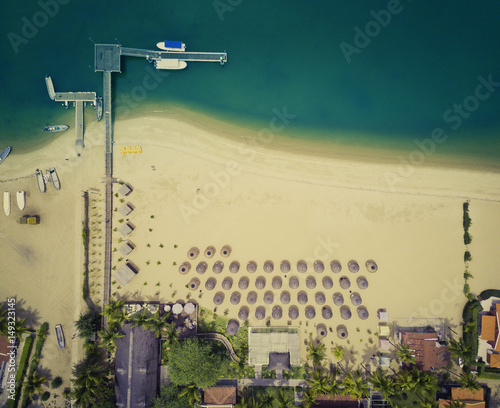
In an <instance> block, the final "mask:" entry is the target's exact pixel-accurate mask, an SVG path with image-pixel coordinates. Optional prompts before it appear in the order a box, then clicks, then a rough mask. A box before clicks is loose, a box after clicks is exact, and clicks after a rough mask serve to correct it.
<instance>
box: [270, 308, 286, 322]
mask: <svg viewBox="0 0 500 408" xmlns="http://www.w3.org/2000/svg"><path fill="white" fill-rule="evenodd" d="M271 316H272V317H273V319H275V320H279V319H281V318H282V317H283V309H282V308H281V306H274V307H273V311H272V313H271Z"/></svg>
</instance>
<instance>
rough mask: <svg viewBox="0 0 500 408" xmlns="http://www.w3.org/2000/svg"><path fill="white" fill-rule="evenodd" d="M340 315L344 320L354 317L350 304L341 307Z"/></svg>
mask: <svg viewBox="0 0 500 408" xmlns="http://www.w3.org/2000/svg"><path fill="white" fill-rule="evenodd" d="M340 317H341V318H342V319H344V320H349V319H350V318H351V317H352V313H351V309H349V306H345V305H344V306H342V307H341V308H340Z"/></svg>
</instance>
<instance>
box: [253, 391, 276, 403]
mask: <svg viewBox="0 0 500 408" xmlns="http://www.w3.org/2000/svg"><path fill="white" fill-rule="evenodd" d="M267 391H268V390H267V389H266V388H264V389H259V391H258V392H257V395H256V400H258V401H259V406H260V407H261V408H273V403H274V395H272V394H271V393H270V392H267Z"/></svg>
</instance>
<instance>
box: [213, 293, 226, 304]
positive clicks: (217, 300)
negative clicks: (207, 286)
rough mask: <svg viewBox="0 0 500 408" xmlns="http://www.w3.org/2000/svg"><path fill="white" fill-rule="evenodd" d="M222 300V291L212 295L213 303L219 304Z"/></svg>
mask: <svg viewBox="0 0 500 408" xmlns="http://www.w3.org/2000/svg"><path fill="white" fill-rule="evenodd" d="M222 302H224V293H222V292H217V293H216V294H215V296H214V303H215V304H216V305H221V304H222Z"/></svg>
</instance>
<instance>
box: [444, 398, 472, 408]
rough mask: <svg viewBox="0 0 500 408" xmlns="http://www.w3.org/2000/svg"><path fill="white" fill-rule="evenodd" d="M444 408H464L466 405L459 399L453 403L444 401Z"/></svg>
mask: <svg viewBox="0 0 500 408" xmlns="http://www.w3.org/2000/svg"><path fill="white" fill-rule="evenodd" d="M446 407H448V408H466V407H467V404H466V403H465V402H462V401H460V399H457V400H455V401H453V400H448V401H446Z"/></svg>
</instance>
